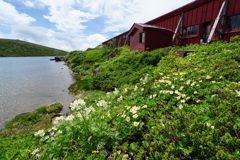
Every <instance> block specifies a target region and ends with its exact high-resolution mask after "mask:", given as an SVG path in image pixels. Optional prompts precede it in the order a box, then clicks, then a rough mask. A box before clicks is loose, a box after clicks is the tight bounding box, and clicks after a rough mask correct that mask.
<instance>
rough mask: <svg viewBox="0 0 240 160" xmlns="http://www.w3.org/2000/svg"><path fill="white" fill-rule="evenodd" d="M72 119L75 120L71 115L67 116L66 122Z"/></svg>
mask: <svg viewBox="0 0 240 160" xmlns="http://www.w3.org/2000/svg"><path fill="white" fill-rule="evenodd" d="M74 118H75V117H74V116H73V115H72V114H71V115H69V116H67V118H66V120H67V121H71V120H73V119H74Z"/></svg>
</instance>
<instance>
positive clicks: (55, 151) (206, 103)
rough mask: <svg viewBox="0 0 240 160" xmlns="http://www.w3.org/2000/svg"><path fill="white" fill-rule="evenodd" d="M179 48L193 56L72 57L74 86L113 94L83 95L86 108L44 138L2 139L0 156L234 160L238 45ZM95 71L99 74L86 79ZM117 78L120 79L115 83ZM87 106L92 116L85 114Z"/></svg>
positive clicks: (123, 53) (239, 135) (239, 131)
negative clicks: (77, 80) (75, 75)
mask: <svg viewBox="0 0 240 160" xmlns="http://www.w3.org/2000/svg"><path fill="white" fill-rule="evenodd" d="M172 49H176V48H172ZM177 49H179V48H177ZM181 49H190V50H195V52H194V53H191V54H189V55H188V56H187V57H186V58H180V57H178V56H177V55H176V54H174V53H173V52H170V53H169V54H163V52H162V51H163V50H164V49H159V50H155V51H152V52H144V53H137V52H129V51H128V49H127V48H126V47H123V48H119V51H120V52H119V55H118V56H117V57H115V58H113V59H112V60H111V61H106V59H107V56H106V55H107V54H106V53H107V52H108V51H106V50H105V51H104V52H101V49H99V48H97V49H95V51H94V50H92V51H87V52H73V53H71V54H70V55H68V57H67V58H68V61H69V63H70V66H71V67H72V68H73V69H74V70H75V71H78V72H80V73H84V75H85V76H82V77H81V78H84V79H82V80H81V81H80V83H79V84H78V85H80V87H79V86H78V85H77V87H79V88H80V89H82V88H84V87H82V88H81V85H87V86H88V87H86V88H88V89H89V88H94V87H95V88H98V89H101V88H102V86H103V84H104V86H105V87H108V89H107V90H108V91H111V90H112V88H114V87H116V88H117V89H114V90H113V91H111V92H109V93H107V94H106V93H105V92H103V91H99V90H92V91H88V92H85V94H84V95H83V96H82V97H85V96H86V97H88V98H84V101H85V102H86V104H85V105H82V104H84V103H83V102H82V101H79V102H78V103H79V106H80V108H79V109H77V110H74V109H73V111H72V113H71V114H73V115H74V116H75V118H74V119H72V120H71V118H70V117H69V118H68V120H66V121H65V122H63V123H59V124H57V125H56V129H54V131H52V130H51V131H49V132H45V136H43V137H33V135H32V134H30V135H25V136H17V137H15V138H2V139H1V140H0V145H1V146H0V147H2V148H3V150H0V158H7V157H9V155H14V156H15V157H14V158H19V159H34V157H35V156H39V155H41V157H40V159H53V158H55V159H81V158H83V159H107V158H109V159H119V160H121V159H127V157H128V158H131V159H233V160H234V159H236V160H237V159H238V158H239V157H240V150H239V148H240V140H239V139H240V125H239V124H240V118H239V115H240V103H239V97H240V93H238V91H239V88H240V83H239V81H240V65H239V62H240V55H239V53H240V44H239V43H237V42H235V43H231V44H227V43H213V44H210V45H205V46H200V45H190V46H187V47H182V48H181ZM157 53H159V54H157ZM92 54H94V55H95V56H94V57H93V58H91V55H92ZM156 55H160V56H156ZM98 56H99V57H102V60H98V58H96V57H98ZM103 57H105V58H103ZM151 57H155V58H156V59H155V60H153V59H151ZM156 60H157V61H159V63H157V64H156V62H155V61H156ZM123 64H125V65H123ZM94 68H100V69H103V72H100V73H98V74H97V75H96V76H95V77H91V76H90V75H91V71H92V70H93V69H94ZM132 69H135V70H134V72H136V73H133V72H130V70H132ZM121 72H122V73H121ZM117 74H121V76H122V77H117V78H114V77H116V75H117ZM86 75H87V76H86ZM132 75H134V76H132ZM135 77H138V80H136V78H135ZM128 78H129V79H131V80H129V79H128ZM109 79H111V80H112V82H113V85H112V84H111V81H109ZM115 81H117V83H115ZM96 82H98V83H96ZM74 87H76V86H73V88H74ZM103 90H104V89H103ZM101 100H104V101H101ZM99 101H101V102H100V103H97V102H99ZM105 102H106V104H107V106H106V104H105ZM92 107H93V108H94V109H95V111H91V112H90V111H89V109H91V110H93V109H92ZM23 142H24V144H25V145H24V146H21V145H20V144H21V143H23ZM31 144H34V146H33V145H31ZM16 146H18V147H16ZM36 148H38V149H39V151H38V150H35V149H36ZM34 150H35V151H37V152H36V153H34V154H32V153H33V151H34Z"/></svg>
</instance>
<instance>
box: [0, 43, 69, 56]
mask: <svg viewBox="0 0 240 160" xmlns="http://www.w3.org/2000/svg"><path fill="white" fill-rule="evenodd" d="M66 54H67V52H66V51H62V50H59V49H54V48H50V47H45V46H41V45H37V44H33V43H29V42H24V41H20V40H11V39H0V57H24V56H64V55H66Z"/></svg>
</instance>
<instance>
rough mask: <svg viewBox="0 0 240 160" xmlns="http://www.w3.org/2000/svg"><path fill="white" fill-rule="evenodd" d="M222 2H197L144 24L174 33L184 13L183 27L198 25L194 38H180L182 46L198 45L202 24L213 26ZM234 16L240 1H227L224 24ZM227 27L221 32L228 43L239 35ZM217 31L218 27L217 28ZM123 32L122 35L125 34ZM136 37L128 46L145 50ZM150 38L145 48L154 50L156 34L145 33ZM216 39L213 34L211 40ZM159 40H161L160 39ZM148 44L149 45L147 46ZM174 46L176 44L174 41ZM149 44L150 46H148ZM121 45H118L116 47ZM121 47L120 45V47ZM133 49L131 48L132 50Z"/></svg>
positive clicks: (237, 31)
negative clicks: (229, 17)
mask: <svg viewBox="0 0 240 160" xmlns="http://www.w3.org/2000/svg"><path fill="white" fill-rule="evenodd" d="M223 1H224V0H197V1H193V2H192V3H189V4H187V5H185V6H183V7H180V8H178V9H176V10H174V11H172V12H169V13H167V14H165V15H163V16H160V17H158V18H156V19H153V20H151V21H149V22H146V23H145V24H148V25H155V26H158V27H163V28H167V29H169V30H172V31H175V29H176V27H177V24H178V22H179V19H180V17H181V14H182V13H183V12H184V19H183V27H188V26H192V25H195V24H198V34H197V35H194V36H188V37H183V38H182V45H187V44H191V43H199V42H200V39H201V37H202V36H201V33H202V30H203V28H202V24H203V23H205V22H210V25H211V27H212V26H213V24H214V21H215V18H216V17H217V15H218V13H219V10H220V8H221V6H222V3H223ZM235 14H240V0H228V6H227V12H226V18H225V22H226V21H227V17H228V16H231V15H235ZM226 27H227V26H225V29H224V30H223V40H225V41H229V39H230V38H231V37H232V36H235V35H240V30H234V31H228V30H227V28H226ZM217 29H219V26H218V27H217ZM126 33H127V32H125V33H124V34H126ZM134 34H136V36H135V37H134V38H131V42H130V46H131V49H132V50H140V51H142V50H145V48H144V46H143V44H139V33H134ZM121 36H122V34H121V35H119V36H116V37H115V38H116V39H118V38H120V37H121ZM149 37H151V38H152V39H153V40H150V41H146V43H147V44H146V47H147V46H149V47H152V48H155V46H157V41H158V40H157V39H158V38H159V36H158V33H155V34H153V33H152V32H149V33H146V38H147V39H146V40H148V39H149ZM215 38H216V35H215V34H214V36H213V39H215ZM160 40H161V38H160ZM148 42H149V44H148ZM175 42H176V43H175V44H178V43H177V41H175ZM150 43H151V44H150ZM118 44H121V43H118V40H117V45H118ZM120 46H121V45H120ZM132 47H133V48H132Z"/></svg>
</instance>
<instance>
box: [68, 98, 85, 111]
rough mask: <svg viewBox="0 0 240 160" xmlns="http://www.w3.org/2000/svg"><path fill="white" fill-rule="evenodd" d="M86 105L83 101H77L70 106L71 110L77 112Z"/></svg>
mask: <svg viewBox="0 0 240 160" xmlns="http://www.w3.org/2000/svg"><path fill="white" fill-rule="evenodd" d="M85 105H86V103H85V101H84V100H83V99H77V100H75V101H74V102H73V103H71V104H70V108H71V110H79V109H81V108H83V106H85Z"/></svg>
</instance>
